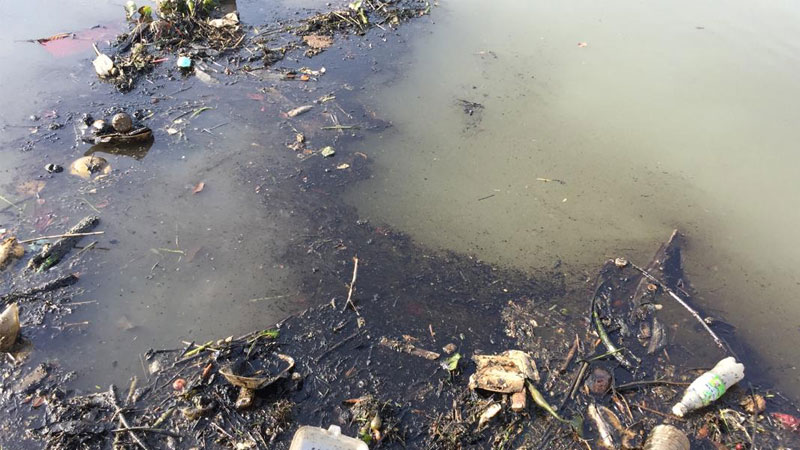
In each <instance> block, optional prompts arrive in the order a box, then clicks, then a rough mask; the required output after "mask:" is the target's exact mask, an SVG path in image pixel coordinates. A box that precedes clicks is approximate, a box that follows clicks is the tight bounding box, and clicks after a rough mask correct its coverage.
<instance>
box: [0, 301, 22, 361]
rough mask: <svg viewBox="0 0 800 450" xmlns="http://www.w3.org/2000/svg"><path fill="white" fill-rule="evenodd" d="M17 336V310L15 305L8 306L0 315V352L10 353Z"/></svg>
mask: <svg viewBox="0 0 800 450" xmlns="http://www.w3.org/2000/svg"><path fill="white" fill-rule="evenodd" d="M17 336H19V308H18V307H17V304H16V303H12V304H11V305H9V306H8V307H7V308H6V309H5V311H3V313H2V314H0V352H7V351H10V350H11V349H12V348H13V347H14V344H15V343H16V342H17Z"/></svg>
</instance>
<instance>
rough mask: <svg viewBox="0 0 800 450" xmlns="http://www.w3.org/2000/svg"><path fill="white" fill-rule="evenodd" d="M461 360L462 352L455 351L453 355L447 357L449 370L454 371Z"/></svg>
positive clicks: (446, 361)
mask: <svg viewBox="0 0 800 450" xmlns="http://www.w3.org/2000/svg"><path fill="white" fill-rule="evenodd" d="M460 360H461V353H454V354H453V356H451V357H449V358H447V359H446V360H445V363H446V364H447V370H449V371H450V372H454V371H455V370H456V369H458V362H459V361H460Z"/></svg>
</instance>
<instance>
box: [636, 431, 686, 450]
mask: <svg viewBox="0 0 800 450" xmlns="http://www.w3.org/2000/svg"><path fill="white" fill-rule="evenodd" d="M644 450H689V438H687V437H686V435H685V434H684V433H683V431H681V430H679V429H677V428H675V427H673V426H672V425H659V426H657V427H655V428H653V431H651V432H650V436H648V437H647V441H646V442H645V443H644Z"/></svg>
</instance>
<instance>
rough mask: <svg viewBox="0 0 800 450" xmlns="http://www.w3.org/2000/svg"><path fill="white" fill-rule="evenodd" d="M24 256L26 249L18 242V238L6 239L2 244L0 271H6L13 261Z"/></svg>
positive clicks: (0, 246)
mask: <svg viewBox="0 0 800 450" xmlns="http://www.w3.org/2000/svg"><path fill="white" fill-rule="evenodd" d="M24 254H25V247H23V246H22V244H20V243H19V242H17V238H16V237H14V236H11V237H10V238H7V239H5V240H4V241H3V242H2V243H0V269H4V268H5V267H6V265H8V263H10V262H11V261H12V260H14V259H19V258H22V255H24Z"/></svg>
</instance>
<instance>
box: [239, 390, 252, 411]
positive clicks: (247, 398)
mask: <svg viewBox="0 0 800 450" xmlns="http://www.w3.org/2000/svg"><path fill="white" fill-rule="evenodd" d="M255 394H256V391H254V390H252V389H247V388H244V387H243V388H239V397H238V398H237V399H236V405H235V406H236V409H247V408H249V407H250V406H252V405H253V399H254V398H255Z"/></svg>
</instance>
